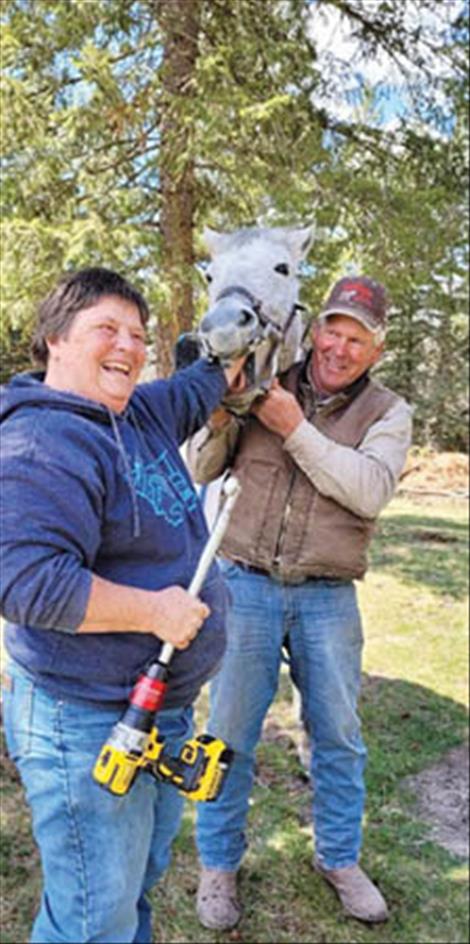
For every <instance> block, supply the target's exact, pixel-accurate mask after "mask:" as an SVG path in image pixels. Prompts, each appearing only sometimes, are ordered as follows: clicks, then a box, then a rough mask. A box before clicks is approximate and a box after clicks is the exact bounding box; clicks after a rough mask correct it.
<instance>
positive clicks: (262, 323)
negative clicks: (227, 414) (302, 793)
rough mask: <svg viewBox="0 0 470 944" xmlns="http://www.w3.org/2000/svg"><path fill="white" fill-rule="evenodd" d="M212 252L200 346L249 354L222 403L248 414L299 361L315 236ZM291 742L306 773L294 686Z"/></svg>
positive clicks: (233, 241)
mask: <svg viewBox="0 0 470 944" xmlns="http://www.w3.org/2000/svg"><path fill="white" fill-rule="evenodd" d="M204 239H205V243H206V245H207V248H208V249H209V252H210V254H211V262H210V264H209V266H208V267H207V269H206V272H205V274H206V278H207V281H208V285H209V301H210V307H209V309H208V311H207V312H206V314H205V315H204V317H203V318H202V320H201V323H200V325H199V327H198V329H197V332H196V338H197V342H198V346H199V350H202V352H203V353H204V354H205V355H206V356H208V357H211V358H216V359H218V360H219V361H220V362H221V363H223V364H224V363H225V364H227V363H229V362H230V361H231V360H232V359H233V358H234V357H236V356H238V355H244V354H247V353H248V354H249V357H248V360H247V361H246V363H245V375H246V377H247V380H248V386H247V387H246V388H245V389H244V390H243V392H242V393H240V394H230V395H228V396H227V397H226V399H225V401H224V404H225V405H226V407H227V408H228V409H230V410H231V412H233V413H235V414H243V413H246V412H247V411H248V410H249V408H250V405H251V403H252V402H253V400H254V399H255V398H256V397H257V396H259V395H260V393H262V392H263V391H264V390H266V389H267V388H268V387H269V385H270V383H271V380H272V378H273V377H274V376H275V375H276V373H278V372H280V371H282V370H286V369H287V368H288V367H289V366H290V365H291V364H292V363H293V362H294V361H295V360H296V358H297V356H298V354H299V350H300V346H301V341H302V337H303V334H304V330H305V326H304V323H303V321H302V317H301V312H302V308H303V306H302V305H299V302H298V288H299V286H298V278H297V275H298V267H299V263H300V262H301V261H302V260H303V259H305V257H306V256H307V253H308V251H309V249H310V246H311V244H312V240H313V227H312V226H307V227H303V228H287V227H278V228H275V229H262V228H257V227H252V228H249V229H241V230H238V231H236V232H233V233H218V232H215V231H214V230H211V229H206V230H205V231H204ZM220 483H221V479H218V480H217V481H216V482H212V483H211V485H210V487H209V488H207V487H206V488H205V489H204V496H203V504H204V507H205V512H206V516H207V518H208V520H209V523H211V521H213V518H214V515H215V510H216V507H217V506H218V498H219V488H220ZM293 709H294V715H295V718H296V722H295V726H294V740H295V741H296V746H297V752H298V756H299V761H300V763H301V766H302V769H303V771H304V773H305V774H306V776H309V773H308V770H309V751H310V739H309V737H308V735H307V734H306V731H305V729H304V726H303V724H302V720H301V704H300V695H299V693H298V691H297V689H296V687H295V685H293Z"/></svg>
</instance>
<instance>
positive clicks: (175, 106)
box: [155, 0, 201, 376]
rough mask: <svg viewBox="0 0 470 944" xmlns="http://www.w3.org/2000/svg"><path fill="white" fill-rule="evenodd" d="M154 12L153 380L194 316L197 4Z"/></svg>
mask: <svg viewBox="0 0 470 944" xmlns="http://www.w3.org/2000/svg"><path fill="white" fill-rule="evenodd" d="M156 12H157V16H158V19H159V23H160V27H161V30H162V34H163V45H164V53H163V62H162V85H163V97H162V122H161V147H160V192H161V211H160V232H161V236H162V255H161V260H162V278H163V279H164V281H165V283H166V285H167V289H168V293H167V303H166V304H165V305H163V306H162V310H161V311H160V313H159V327H158V331H157V337H156V352H155V355H156V357H155V361H156V368H157V376H166V375H167V374H168V373H170V372H171V370H172V369H173V357H172V351H173V347H174V344H175V341H176V339H177V337H178V335H179V334H180V333H181V332H182V331H188V330H191V328H192V324H193V316H194V304H193V289H192V276H193V265H194V245H193V224H194V210H195V174H194V159H193V147H192V122H191V119H190V118H189V120H184V119H185V117H186V118H187V117H188V108H187V106H188V103H190V100H191V98H192V97H193V96H194V85H195V80H194V73H195V65H196V61H197V56H198V37H199V24H200V13H201V0H161V2H158V0H157V3H156Z"/></svg>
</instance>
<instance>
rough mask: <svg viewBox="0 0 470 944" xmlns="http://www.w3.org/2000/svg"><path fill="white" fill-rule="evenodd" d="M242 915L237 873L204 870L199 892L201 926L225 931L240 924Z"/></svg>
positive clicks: (198, 911)
mask: <svg viewBox="0 0 470 944" xmlns="http://www.w3.org/2000/svg"><path fill="white" fill-rule="evenodd" d="M241 913H242V909H241V906H240V903H239V902H238V900H237V873H236V872H223V871H222V870H221V869H205V868H202V869H201V875H200V879H199V888H198V891H197V915H198V918H199V921H200V922H201V924H202V925H204V927H205V928H210V929H211V930H218V931H225V930H228V929H229V928H234V927H235V925H236V924H238V922H239V920H240V918H241Z"/></svg>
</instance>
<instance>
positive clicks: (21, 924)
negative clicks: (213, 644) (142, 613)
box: [1, 498, 468, 944]
mask: <svg viewBox="0 0 470 944" xmlns="http://www.w3.org/2000/svg"><path fill="white" fill-rule="evenodd" d="M467 534H468V527H467V520H466V509H465V508H464V504H463V502H459V501H451V500H442V499H440V500H439V501H436V500H433V501H432V502H431V501H429V500H427V501H425V500H423V499H420V501H419V503H418V502H417V501H416V500H414V501H412V502H411V501H407V500H405V499H403V498H396V499H395V500H394V501H393V502H392V503H391V505H390V506H389V508H388V509H387V511H386V512H385V514H384V516H383V518H382V519H381V523H380V526H379V529H378V533H377V535H376V539H375V542H374V546H373V552H372V557H371V569H370V571H369V574H368V576H367V578H366V580H365V581H364V582H363V583H362V584H361V585H360V587H359V594H360V600H361V605H362V610H363V614H364V622H365V635H366V646H365V657H364V685H363V695H362V705H361V714H362V717H363V721H364V734H365V738H366V742H367V745H368V749H369V763H368V771H367V785H368V804H367V816H366V820H365V830H364V851H363V863H364V865H365V867H366V868H367V869H368V870H369V871H370V872H371V874H372V875H373V877H374V878H375V880H376V881H377V882H378V883H379V885H380V887H381V888H382V890H383V891H384V893H385V895H386V897H387V899H388V901H389V904H390V906H391V918H390V921H389V922H388V923H387V924H386V925H383V926H378V927H376V928H375V929H371V928H368V927H366V926H363V925H361V924H359V923H358V922H355V921H353V920H350V919H347V918H346V917H345V916H343V914H342V913H341V910H340V907H339V905H338V903H337V900H336V898H335V896H334V894H333V892H332V891H331V890H330V889H329V888H328V887H327V886H326V885H325V884H324V883H323V881H322V880H321V879H320V878H319V876H317V875H315V874H314V873H313V872H312V870H311V867H310V862H311V857H312V837H311V828H310V790H309V786H308V784H307V783H306V782H305V780H304V779H303V777H302V773H301V770H300V767H299V763H298V760H297V754H296V747H295V736H296V719H295V717H294V713H293V710H292V692H291V687H290V684H289V681H288V677H287V675H286V674H285V673H283V674H282V676H281V681H280V686H279V692H278V696H277V699H276V702H275V704H274V706H273V708H272V710H271V713H270V716H269V719H268V721H267V724H266V726H265V736H264V738H263V741H262V743H261V745H260V748H259V751H258V759H257V778H256V784H255V789H254V791H253V796H252V805H251V810H250V820H249V828H248V839H249V849H248V852H247V854H246V857H245V860H244V863H243V867H242V871H241V892H242V896H243V901H244V905H245V913H244V917H243V920H242V922H241V924H240V925H239V927H238V928H237V929H235V930H233V931H231V932H225V933H218V932H212V931H206V930H204V929H203V928H201V927H200V925H199V923H198V921H197V919H196V917H195V911H194V896H195V891H196V885H197V858H196V851H195V846H194V838H193V824H194V807H193V806H191V805H190V804H187V806H186V811H185V816H184V820H183V825H182V830H181V833H180V835H179V837H178V839H177V841H176V844H175V849H174V856H173V862H172V865H171V867H170V869H169V872H168V874H167V876H166V877H165V879H164V880H163V882H162V884H161V886H160V887H159V888H157V889H156V890H155V891H154V892H153V905H154V916H155V920H154V941H155V942H159V944H170V942H174V944H176V942H188V944H191V942H196V941H200V942H214V944H216V942H230V941H240V942H252V944H258V942H259V944H264V942H274V941H276V942H294V941H298V942H318V944H320V942H328V944H335V942H338V944H339V942H342V944H349V942H356V944H360V942H369V944H375V942H384V944H385V942H394V944H398V942H399V944H408V942H410V944H411V942H416V944H433V942H436V944H437V942H442V941H446V942H448V944H464V942H467V941H468V894H467V869H466V864H465V863H464V862H463V861H462V860H460V859H458V858H456V857H455V856H453V855H451V854H450V853H448V852H447V851H446V850H445V849H444V848H442V847H441V846H439V845H437V844H436V843H435V842H433V841H431V839H430V837H429V830H428V827H427V825H426V824H425V823H424V822H423V821H421V820H420V819H419V818H418V817H417V814H416V811H415V807H414V804H413V797H412V795H411V794H410V792H409V790H408V789H407V788H406V786H405V784H404V782H403V781H404V778H405V777H407V776H409V775H410V774H416V773H419V772H420V771H421V770H423V769H426V768H428V767H429V766H430V765H431V764H433V763H434V762H436V761H437V760H439V759H440V758H441V757H442V756H443V755H444V754H445V752H446V751H448V750H449V749H450V748H452V747H455V746H457V745H459V744H462V743H463V742H464V740H465V738H466V736H467V730H468V728H467V724H468V722H467V710H466V704H467V672H466V667H467V664H468V651H467V634H466V632H465V628H466V624H467V610H466V606H467V573H468V562H467V560H466V557H467ZM206 701H207V694H206V692H204V693H203V695H202V697H201V700H200V702H199V706H198V713H199V720H200V724H201V728H202V727H203V723H204V716H205V713H206ZM3 797H4V799H3V804H2V818H3V828H2V846H1V850H2V863H3V867H2V891H3V909H2V936H1V940H2V941H3V942H4V944H12V942H21V941H27V940H28V933H29V927H30V924H31V919H32V914H33V912H34V908H35V905H36V902H37V898H38V895H39V890H40V874H39V865H38V858H37V853H36V850H35V848H34V845H33V843H32V840H31V835H30V825H29V814H28V812H27V809H26V806H25V804H24V800H23V798H22V793H21V789H20V787H19V784H18V782H17V780H16V779H14V775H13V773H12V770H11V767H10V766H9V764H8V762H6V763H5V765H4V769H3Z"/></svg>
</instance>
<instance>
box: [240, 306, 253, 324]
mask: <svg viewBox="0 0 470 944" xmlns="http://www.w3.org/2000/svg"><path fill="white" fill-rule="evenodd" d="M253 319H254V315H253V312H252V311H250V309H249V308H242V310H241V312H240V318H239V321H238V323H239V325H240V326H241V327H244V325H247V324H249V323H250V321H253Z"/></svg>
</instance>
